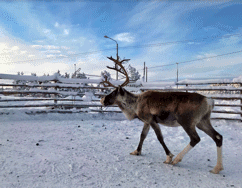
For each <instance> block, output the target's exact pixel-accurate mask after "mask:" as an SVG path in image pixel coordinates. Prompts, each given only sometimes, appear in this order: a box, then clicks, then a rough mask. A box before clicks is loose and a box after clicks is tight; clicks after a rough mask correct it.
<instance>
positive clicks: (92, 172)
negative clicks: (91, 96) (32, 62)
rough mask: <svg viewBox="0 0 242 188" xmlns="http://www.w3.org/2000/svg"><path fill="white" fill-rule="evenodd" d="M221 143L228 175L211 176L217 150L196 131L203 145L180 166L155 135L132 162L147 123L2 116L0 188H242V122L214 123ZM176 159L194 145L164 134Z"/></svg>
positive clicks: (178, 132) (119, 117) (180, 135)
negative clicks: (169, 161) (170, 159)
mask: <svg viewBox="0 0 242 188" xmlns="http://www.w3.org/2000/svg"><path fill="white" fill-rule="evenodd" d="M212 124H213V126H214V128H215V129H216V130H217V131H218V132H219V133H220V134H222V135H223V137H224V146H223V157H224V158H223V161H224V171H221V172H220V174H217V175H215V174H211V173H210V172H209V170H211V169H212V168H213V167H214V166H215V164H216V146H215V143H214V142H213V140H212V139H211V138H209V137H208V136H207V135H206V134H205V133H203V132H201V131H199V130H198V133H199V135H200V137H201V142H200V143H199V144H198V145H197V146H196V147H195V148H193V149H192V150H191V151H190V152H189V153H188V154H187V155H186V156H185V157H184V159H183V161H182V162H180V163H178V164H177V165H175V166H172V165H166V164H163V161H164V160H165V159H166V156H165V152H164V150H163V148H162V147H161V145H160V144H159V142H158V140H157V138H156V136H155V134H154V131H153V130H150V132H149V134H148V136H147V139H146V140H145V142H144V146H143V153H142V155H141V156H132V155H130V154H129V153H130V152H132V151H134V150H135V149H136V147H137V145H138V142H139V136H140V133H141V130H142V126H143V123H142V122H140V121H139V120H133V121H128V120H126V119H125V118H124V116H123V114H116V113H115V114H91V113H83V114H80V113H78V114H77V113H73V114H49V113H47V114H38V115H26V114H25V113H23V112H21V111H15V114H10V115H1V122H0V132H1V137H0V185H1V187H4V188H10V187H11V188H12V187H18V188H22V187H23V188H27V187H31V188H35V187H40V188H42V187H58V188H59V187H68V188H72V187H73V188H76V187H95V188H97V187H164V188H166V187H169V188H170V187H242V179H241V177H242V163H241V158H240V157H241V156H242V147H241V143H242V137H241V135H242V127H241V123H240V122H234V121H224V120H223V121H212ZM161 130H162V132H163V136H164V138H165V142H166V143H167V146H168V147H169V149H170V150H171V151H172V153H173V154H175V155H177V154H178V153H179V152H180V151H181V150H182V149H183V148H184V147H185V146H186V145H187V144H188V143H189V138H188V136H187V135H186V133H185V132H184V131H183V130H182V128H181V127H176V128H169V127H164V126H161Z"/></svg>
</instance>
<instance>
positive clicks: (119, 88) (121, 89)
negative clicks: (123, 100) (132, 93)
mask: <svg viewBox="0 0 242 188" xmlns="http://www.w3.org/2000/svg"><path fill="white" fill-rule="evenodd" d="M118 91H119V93H120V95H122V96H123V95H124V93H125V91H124V89H123V88H122V87H121V86H118Z"/></svg>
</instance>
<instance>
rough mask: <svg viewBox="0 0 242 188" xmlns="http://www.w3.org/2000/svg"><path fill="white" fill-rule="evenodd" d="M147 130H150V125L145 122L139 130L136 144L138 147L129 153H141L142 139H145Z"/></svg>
mask: <svg viewBox="0 0 242 188" xmlns="http://www.w3.org/2000/svg"><path fill="white" fill-rule="evenodd" d="M149 130H150V125H149V124H147V123H145V124H144V127H143V130H142V132H141V135H140V141H139V145H138V147H137V149H136V150H135V151H133V152H132V153H130V154H131V155H141V150H142V145H143V142H144V140H145V138H146V136H147V134H148V132H149Z"/></svg>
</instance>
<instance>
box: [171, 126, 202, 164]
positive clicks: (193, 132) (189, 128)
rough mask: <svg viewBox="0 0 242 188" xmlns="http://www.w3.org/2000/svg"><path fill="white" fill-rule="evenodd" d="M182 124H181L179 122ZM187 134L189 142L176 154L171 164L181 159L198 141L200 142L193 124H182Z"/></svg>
mask: <svg viewBox="0 0 242 188" xmlns="http://www.w3.org/2000/svg"><path fill="white" fill-rule="evenodd" d="M181 125H182V124H181ZM182 127H183V128H184V130H185V131H186V133H187V134H188V136H189V137H190V143H189V144H188V145H187V146H186V147H185V148H184V149H183V150H182V151H181V152H180V153H179V154H178V155H177V156H176V158H175V159H174V161H172V163H171V164H173V165H175V164H177V163H179V162H181V161H182V159H183V157H184V156H185V155H186V154H187V153H188V152H189V151H190V150H191V149H192V148H193V147H194V146H195V145H196V144H197V143H198V142H200V137H199V136H198V134H197V132H196V129H195V126H193V124H185V126H183V125H182Z"/></svg>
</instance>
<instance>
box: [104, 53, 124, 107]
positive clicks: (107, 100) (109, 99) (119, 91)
mask: <svg viewBox="0 0 242 188" xmlns="http://www.w3.org/2000/svg"><path fill="white" fill-rule="evenodd" d="M108 59H110V60H112V61H113V62H114V63H115V67H109V66H107V68H108V69H112V70H116V71H118V72H119V73H121V74H123V75H124V76H125V77H126V80H125V81H124V83H123V84H121V86H118V87H117V86H115V85H113V84H112V83H111V82H109V81H108V79H107V77H105V80H104V81H103V82H101V84H103V86H104V87H110V86H111V87H114V88H115V89H114V90H113V91H112V92H111V93H110V94H108V95H106V96H105V97H103V98H102V99H101V100H100V102H101V104H102V105H104V106H110V105H113V104H115V101H116V100H117V97H119V96H124V94H125V89H123V88H122V87H124V86H126V85H127V84H128V83H129V76H128V73H127V72H126V70H125V68H124V66H123V65H122V63H123V62H124V61H129V59H123V60H122V61H119V60H116V59H113V58H112V56H111V57H108Z"/></svg>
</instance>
